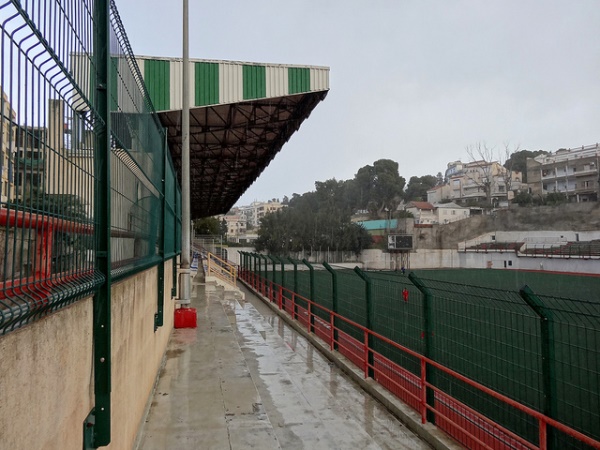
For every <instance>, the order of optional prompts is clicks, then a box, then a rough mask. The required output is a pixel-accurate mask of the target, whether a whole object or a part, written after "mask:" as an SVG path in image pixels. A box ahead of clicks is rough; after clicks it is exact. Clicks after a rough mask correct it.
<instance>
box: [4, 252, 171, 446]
mask: <svg viewBox="0 0 600 450" xmlns="http://www.w3.org/2000/svg"><path fill="white" fill-rule="evenodd" d="M172 278H173V277H172V265H171V262H167V263H166V264H165V287H166V288H165V306H164V322H165V323H164V326H163V327H162V328H159V329H158V331H157V332H154V313H155V312H156V304H157V295H158V290H157V268H156V267H155V268H152V269H149V270H146V271H144V272H142V273H140V274H138V275H135V276H133V277H131V278H128V279H126V280H123V281H121V282H119V283H118V284H115V285H114V286H113V289H112V394H111V398H112V442H111V444H110V445H109V446H108V447H106V448H111V449H118V450H121V449H130V448H132V447H133V443H134V441H135V437H136V434H137V431H138V428H139V425H140V422H141V420H142V419H143V413H144V411H145V407H146V404H147V401H148V398H149V396H150V394H151V392H152V388H153V385H154V381H155V378H156V375H157V373H158V370H159V368H160V364H161V361H162V357H163V355H164V353H165V349H166V345H167V342H168V339H169V336H170V333H171V330H172V328H173V315H174V313H173V308H174V302H173V301H172V300H171V298H170V297H171V286H172ZM92 311H93V310H92V299H91V298H86V299H82V300H80V301H78V302H76V303H74V304H73V305H70V306H69V307H66V308H64V309H62V310H60V311H58V312H56V313H54V314H51V315H49V316H47V317H45V318H43V319H41V320H38V321H37V322H33V323H31V324H29V325H26V326H25V327H23V328H22V329H20V330H17V331H15V332H11V333H9V334H7V335H5V336H0V448H2V449H11V450H18V449H27V450H29V449H44V450H52V449H57V450H69V449H73V450H81V448H82V446H83V421H84V420H85V418H86V417H87V415H88V414H89V412H90V411H91V409H92V408H93V404H94V384H93V367H92Z"/></svg>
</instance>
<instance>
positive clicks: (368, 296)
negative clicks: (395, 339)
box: [354, 266, 375, 378]
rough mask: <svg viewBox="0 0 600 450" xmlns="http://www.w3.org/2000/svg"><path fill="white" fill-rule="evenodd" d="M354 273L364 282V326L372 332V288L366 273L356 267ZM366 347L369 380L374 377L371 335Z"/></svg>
mask: <svg viewBox="0 0 600 450" xmlns="http://www.w3.org/2000/svg"><path fill="white" fill-rule="evenodd" d="M354 272H355V273H356V274H357V275H358V276H359V277H361V278H362V279H363V280H364V282H365V302H366V310H367V323H366V324H365V326H366V327H367V329H368V330H369V331H373V315H374V312H375V311H374V309H373V288H372V283H371V278H370V277H369V276H368V275H367V274H366V272H364V271H362V270H360V268H359V267H358V266H357V267H355V268H354ZM368 347H369V357H368V359H367V364H368V368H367V374H368V375H369V377H370V378H374V377H375V371H374V370H373V365H374V364H375V358H374V357H373V335H372V334H371V333H369V338H368Z"/></svg>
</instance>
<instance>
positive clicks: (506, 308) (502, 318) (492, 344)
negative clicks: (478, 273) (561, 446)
mask: <svg viewBox="0 0 600 450" xmlns="http://www.w3.org/2000/svg"><path fill="white" fill-rule="evenodd" d="M421 281H423V283H424V284H425V285H426V287H427V288H428V289H429V291H430V292H431V294H432V323H431V337H430V340H431V354H430V355H429V357H430V358H431V359H433V360H434V361H436V362H439V363H441V364H443V365H445V366H447V367H449V368H450V369H453V370H455V371H457V372H459V373H461V374H463V375H465V376H467V377H469V378H471V379H472V380H475V381H477V382H479V383H481V384H483V385H485V386H488V387H490V388H492V389H494V390H495V391H497V392H500V393H502V394H504V395H507V396H509V397H511V398H514V399H515V400H518V401H519V402H521V403H523V404H525V405H527V406H530V407H532V408H534V409H537V410H538V411H539V410H541V408H542V398H543V394H542V390H541V377H542V372H541V344H540V332H539V318H538V316H537V315H535V313H534V312H533V311H531V309H530V308H529V307H528V306H527V304H526V303H525V302H524V301H523V299H521V298H520V296H519V295H518V293H517V292H513V291H502V290H496V289H491V288H481V287H477V286H469V285H464V284H460V283H451V282H447V281H438V280H434V279H431V278H427V279H423V278H421ZM433 380H434V384H435V385H436V386H439V387H442V388H443V389H444V391H445V392H452V394H453V396H454V397H456V398H457V399H458V400H460V401H462V402H463V403H465V404H466V405H467V406H471V407H473V408H475V409H476V410H477V411H479V412H481V413H483V414H485V415H486V416H488V417H490V418H491V419H493V420H495V421H496V422H498V423H500V424H501V425H504V426H506V427H507V428H508V429H510V430H512V431H514V432H516V433H518V434H519V435H521V436H523V437H526V438H527V439H529V440H530V441H535V439H536V437H537V424H536V422H535V421H533V420H529V419H528V418H527V417H526V416H525V414H522V413H520V412H518V411H516V410H515V409H513V408H512V407H508V406H506V405H504V404H502V403H501V402H499V401H496V400H494V399H492V398H490V397H488V396H486V395H482V394H481V393H480V392H478V391H476V390H475V389H473V388H471V387H469V386H467V385H465V384H464V383H462V382H460V381H458V380H455V379H453V378H451V377H449V376H446V375H444V374H442V373H435V371H434V376H433Z"/></svg>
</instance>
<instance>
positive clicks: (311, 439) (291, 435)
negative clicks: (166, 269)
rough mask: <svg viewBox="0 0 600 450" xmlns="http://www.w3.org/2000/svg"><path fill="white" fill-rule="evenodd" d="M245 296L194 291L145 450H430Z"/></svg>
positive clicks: (142, 442) (172, 347)
mask: <svg viewBox="0 0 600 450" xmlns="http://www.w3.org/2000/svg"><path fill="white" fill-rule="evenodd" d="M242 289H243V291H244V293H245V299H242V296H241V295H239V294H237V295H236V294H234V293H232V292H227V291H224V290H223V288H221V287H216V286H214V285H210V284H209V285H203V284H199V283H194V290H195V291H194V292H193V303H192V306H194V307H196V308H197V311H198V328H197V329H193V330H191V329H184V330H174V332H173V335H172V337H171V341H170V344H169V348H168V351H167V361H166V364H165V367H164V369H163V371H162V372H161V374H160V378H159V382H158V385H157V389H156V393H155V396H154V399H153V402H152V405H151V408H150V412H149V415H148V417H147V420H146V423H145V425H144V428H143V431H142V434H141V436H140V439H139V445H138V449H140V450H159V449H160V450H163V449H177V450H179V449H224V450H225V449H233V450H237V449H253V448H255V449H261V450H263V449H305V448H306V449H412V450H417V449H419V450H420V449H429V448H430V447H429V446H428V445H427V444H426V443H424V442H422V441H421V440H420V439H419V438H418V437H417V436H416V435H414V434H413V433H412V432H410V431H409V430H408V429H407V428H406V427H405V426H404V425H403V424H402V423H401V422H399V421H398V420H397V419H396V418H395V417H394V416H392V415H391V414H390V413H389V412H388V411H387V410H386V409H385V408H384V407H383V406H382V405H381V404H380V403H379V402H377V401H376V400H374V399H373V398H372V397H371V396H370V395H368V394H366V393H365V392H364V391H363V390H362V389H361V388H360V387H359V386H358V385H356V384H355V383H354V382H352V381H351V380H350V379H348V378H347V376H346V375H345V374H343V373H342V372H341V371H340V370H339V369H338V368H337V367H335V366H334V365H333V364H332V363H331V362H329V361H328V360H327V359H326V358H325V357H324V356H323V355H321V354H320V353H319V352H318V351H317V350H315V349H314V348H313V347H312V346H311V345H310V344H309V343H308V342H307V341H306V340H305V339H304V338H303V337H302V336H300V335H299V334H297V332H296V331H294V330H293V329H292V328H290V327H289V326H288V325H287V324H286V323H285V322H284V321H283V319H281V318H280V317H279V316H277V315H275V314H274V313H273V312H272V311H271V309H270V308H268V307H267V306H266V305H264V304H263V303H262V302H261V301H260V300H259V299H257V298H256V297H254V296H253V294H251V293H250V292H249V291H247V290H244V288H242Z"/></svg>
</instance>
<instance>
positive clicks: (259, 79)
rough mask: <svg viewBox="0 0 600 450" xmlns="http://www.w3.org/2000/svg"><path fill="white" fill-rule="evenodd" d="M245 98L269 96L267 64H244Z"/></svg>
mask: <svg viewBox="0 0 600 450" xmlns="http://www.w3.org/2000/svg"><path fill="white" fill-rule="evenodd" d="M243 76H244V100H248V99H252V98H264V97H266V96H267V69H266V67H265V66H244V68H243Z"/></svg>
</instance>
